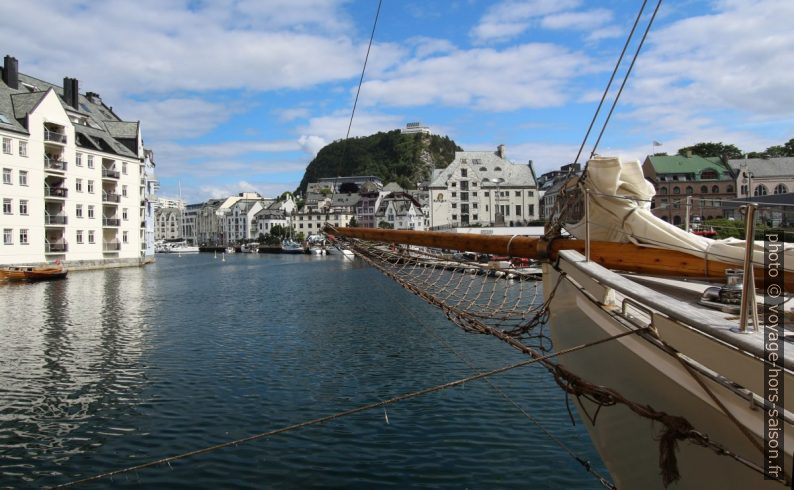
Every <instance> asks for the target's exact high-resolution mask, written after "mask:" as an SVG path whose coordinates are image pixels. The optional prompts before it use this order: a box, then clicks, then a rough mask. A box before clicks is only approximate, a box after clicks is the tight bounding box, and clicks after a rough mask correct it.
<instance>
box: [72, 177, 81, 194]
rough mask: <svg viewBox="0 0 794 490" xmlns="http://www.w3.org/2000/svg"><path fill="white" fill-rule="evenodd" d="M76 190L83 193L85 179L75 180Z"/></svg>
mask: <svg viewBox="0 0 794 490" xmlns="http://www.w3.org/2000/svg"><path fill="white" fill-rule="evenodd" d="M74 190H76V191H77V192H83V179H74Z"/></svg>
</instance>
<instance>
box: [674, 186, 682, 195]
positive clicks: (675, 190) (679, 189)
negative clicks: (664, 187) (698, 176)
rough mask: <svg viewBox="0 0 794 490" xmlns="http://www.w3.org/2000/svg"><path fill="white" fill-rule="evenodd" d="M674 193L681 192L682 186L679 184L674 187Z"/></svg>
mask: <svg viewBox="0 0 794 490" xmlns="http://www.w3.org/2000/svg"><path fill="white" fill-rule="evenodd" d="M673 194H681V188H680V187H678V186H675V187H673Z"/></svg>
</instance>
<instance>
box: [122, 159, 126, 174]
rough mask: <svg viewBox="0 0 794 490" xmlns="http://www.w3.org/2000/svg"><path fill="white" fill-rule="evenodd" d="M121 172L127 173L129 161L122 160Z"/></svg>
mask: <svg viewBox="0 0 794 490" xmlns="http://www.w3.org/2000/svg"><path fill="white" fill-rule="evenodd" d="M121 173H123V174H124V175H127V162H122V164H121Z"/></svg>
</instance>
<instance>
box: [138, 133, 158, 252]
mask: <svg viewBox="0 0 794 490" xmlns="http://www.w3.org/2000/svg"><path fill="white" fill-rule="evenodd" d="M155 166H156V165H155V163H154V152H153V151H152V150H150V149H148V148H144V150H143V166H142V167H141V169H142V173H141V189H140V190H141V250H143V254H144V257H147V258H151V257H154V242H155V217H154V211H155V205H156V203H157V191H158V190H159V189H160V183H159V182H158V181H157V176H156V175H155V173H154V170H155Z"/></svg>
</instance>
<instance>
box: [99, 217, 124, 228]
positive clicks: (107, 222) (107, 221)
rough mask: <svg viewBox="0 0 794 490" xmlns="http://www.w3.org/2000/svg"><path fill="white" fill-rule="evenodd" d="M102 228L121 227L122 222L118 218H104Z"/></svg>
mask: <svg viewBox="0 0 794 490" xmlns="http://www.w3.org/2000/svg"><path fill="white" fill-rule="evenodd" d="M102 226H105V227H111V226H121V220H120V219H118V218H102Z"/></svg>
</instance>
